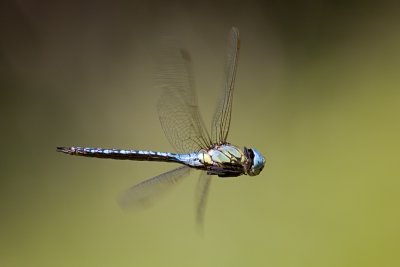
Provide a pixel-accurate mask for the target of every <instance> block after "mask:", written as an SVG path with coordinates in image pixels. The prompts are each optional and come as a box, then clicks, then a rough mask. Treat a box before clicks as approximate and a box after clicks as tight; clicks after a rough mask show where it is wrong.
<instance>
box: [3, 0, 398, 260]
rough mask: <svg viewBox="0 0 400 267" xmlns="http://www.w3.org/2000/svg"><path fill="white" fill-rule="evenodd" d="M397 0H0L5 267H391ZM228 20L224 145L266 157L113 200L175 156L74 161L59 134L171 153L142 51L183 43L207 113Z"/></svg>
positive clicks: (149, 59) (394, 256) (150, 61)
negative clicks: (132, 208) (148, 198)
mask: <svg viewBox="0 0 400 267" xmlns="http://www.w3.org/2000/svg"><path fill="white" fill-rule="evenodd" d="M399 11H400V8H399V4H397V3H396V1H393V2H389V1H381V2H379V1H327V0H326V1H258V2H257V1H240V2H239V1H236V2H232V1H229V2H228V1H227V2H214V1H198V2H179V1H168V2H167V1H98V2H97V1H54V2H53V1H25V0H19V1H10V0H6V1H2V2H1V4H0V17H1V22H0V27H1V28H0V31H1V32H0V33H1V39H0V69H1V77H0V78H1V85H0V86H1V87H0V88H1V89H0V92H1V98H0V104H1V105H0V117H1V122H2V127H1V131H0V134H1V138H0V140H1V141H0V142H1V156H0V157H1V159H0V168H1V172H0V173H1V179H0V213H1V219H0V266H275V267H278V266H400V257H399V254H398V253H399V248H400V243H399V240H400V230H399V222H400V215H399V204H400V194H399V193H400V179H399V177H400V171H399V159H400V156H399V151H400V140H399V134H400V126H399V119H400V116H399V114H400V105H399V103H400V91H399V84H400V75H399V73H400V48H399V47H400V35H399V25H400V24H399V23H400V16H399V14H400V13H399ZM233 25H235V26H237V27H238V28H239V30H240V33H241V41H242V43H241V44H242V45H241V53H240V58H239V69H238V75H237V83H236V91H235V100H234V110H233V121H232V127H231V132H230V136H229V137H230V138H229V139H230V141H231V142H232V143H234V144H236V145H239V146H244V145H246V146H253V147H256V148H257V149H259V150H260V151H261V152H262V153H263V154H264V155H265V156H266V157H267V160H268V162H267V166H266V168H265V169H264V171H263V172H262V173H261V175H259V176H257V177H247V176H242V177H239V178H236V179H217V178H216V179H214V180H213V181H212V188H211V191H210V195H209V201H208V206H207V211H206V218H205V220H206V224H205V229H204V235H203V236H202V235H199V234H198V233H197V232H196V228H195V220H194V192H195V185H196V182H197V174H195V175H192V176H191V177H189V178H188V179H186V180H185V181H184V182H182V183H181V184H179V185H177V186H176V188H174V190H173V192H171V194H169V195H167V196H166V197H164V198H162V199H161V200H160V201H158V202H157V203H155V205H154V206H153V207H151V208H150V209H146V210H143V211H140V212H136V213H130V212H125V211H123V210H121V209H120V208H119V206H118V205H117V203H116V201H115V200H116V198H117V196H118V195H119V194H120V193H121V192H122V191H124V190H125V189H127V188H129V187H130V186H132V185H133V184H135V183H137V182H139V181H141V180H143V179H145V178H149V177H152V176H154V175H157V174H159V173H161V172H163V171H166V170H169V169H172V168H173V167H175V165H172V164H164V163H147V162H127V161H112V160H100V159H87V158H78V157H69V156H66V155H62V154H58V153H56V152H55V147H56V146H60V145H65V146H66V145H82V146H102V147H119V148H136V149H153V150H160V151H169V150H171V147H170V145H169V144H168V142H167V140H166V138H165V137H164V135H163V132H162V129H161V127H160V125H159V121H158V117H157V112H156V108H155V105H156V102H157V99H158V96H159V92H157V91H156V90H155V89H154V86H153V85H154V81H153V75H154V55H156V53H157V51H158V50H159V48H160V47H159V46H160V43H159V42H160V40H161V38H162V36H164V35H166V34H167V35H168V34H169V35H173V36H175V38H176V39H177V40H179V41H180V42H181V43H182V45H184V47H185V48H186V49H187V50H189V51H190V52H191V55H192V58H193V62H194V73H195V81H196V86H197V89H198V98H199V104H200V107H201V109H202V113H203V116H204V118H205V120H206V122H207V124H208V123H209V122H210V121H211V117H212V113H213V111H214V106H215V103H216V100H217V97H218V95H219V90H220V86H221V84H222V74H223V64H224V54H225V47H226V39H227V35H228V32H229V29H230V27H231V26H233Z"/></svg>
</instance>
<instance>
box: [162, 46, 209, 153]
mask: <svg viewBox="0 0 400 267" xmlns="http://www.w3.org/2000/svg"><path fill="white" fill-rule="evenodd" d="M160 61H161V62H160V64H159V66H160V69H159V70H158V71H157V74H158V75H157V77H156V84H157V86H158V87H159V88H160V89H161V91H162V95H161V98H160V100H159V102H158V105H157V107H158V114H159V118H160V122H161V126H162V129H163V130H164V133H165V135H166V137H167V138H168V141H169V142H170V143H171V145H172V146H173V147H174V148H175V150H176V151H178V152H179V153H188V152H193V151H198V150H199V149H201V148H205V147H209V146H210V145H211V139H210V136H209V134H208V132H207V130H206V128H205V127H204V122H203V119H202V117H201V115H200V112H199V108H198V104H197V97H196V93H195V88H194V82H193V75H192V69H191V59H190V56H189V54H188V53H187V52H186V51H184V50H182V49H181V50H179V49H177V47H176V46H174V45H172V44H167V45H164V51H163V55H162V56H161V57H160Z"/></svg>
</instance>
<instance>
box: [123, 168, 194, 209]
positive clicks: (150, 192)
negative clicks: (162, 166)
mask: <svg viewBox="0 0 400 267" xmlns="http://www.w3.org/2000/svg"><path fill="white" fill-rule="evenodd" d="M190 170H191V169H190V167H187V166H182V167H179V168H176V169H173V170H171V171H168V172H165V173H162V174H160V175H157V176H155V177H153V178H150V179H147V180H145V181H143V182H141V183H139V184H136V185H134V186H132V187H131V188H129V189H128V190H127V191H126V192H124V193H123V194H122V195H121V197H120V198H119V200H118V202H119V204H120V206H121V207H122V208H125V209H135V208H140V207H146V206H148V205H149V204H150V202H151V201H152V200H154V199H156V198H158V197H159V196H161V195H163V193H166V192H167V191H168V190H169V189H170V188H171V187H172V186H173V185H174V184H176V183H178V182H179V181H181V180H182V179H183V178H185V177H187V176H188V175H189V173H190Z"/></svg>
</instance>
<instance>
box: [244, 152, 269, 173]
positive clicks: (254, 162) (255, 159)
mask: <svg viewBox="0 0 400 267" xmlns="http://www.w3.org/2000/svg"><path fill="white" fill-rule="evenodd" d="M244 154H245V156H246V157H247V159H248V161H249V162H248V164H247V166H246V169H247V170H246V172H247V174H248V175H250V176H256V175H258V174H260V172H261V171H262V170H263V168H264V165H265V158H264V157H263V155H261V153H260V152H258V151H257V150H256V149H254V148H246V147H245V148H244Z"/></svg>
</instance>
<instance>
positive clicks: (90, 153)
mask: <svg viewBox="0 0 400 267" xmlns="http://www.w3.org/2000/svg"><path fill="white" fill-rule="evenodd" d="M57 151H58V152H63V153H65V154H69V155H76V156H83V157H94V158H104V159H121V160H123V159H125V160H141V161H165V162H179V158H178V154H175V153H169V152H156V151H144V150H127V149H114V148H112V149H104V148H90V147H57Z"/></svg>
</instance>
